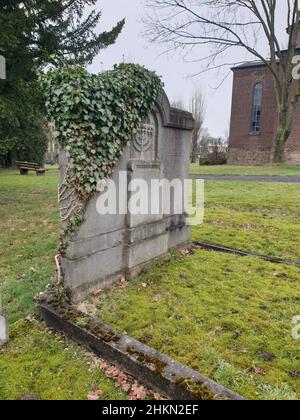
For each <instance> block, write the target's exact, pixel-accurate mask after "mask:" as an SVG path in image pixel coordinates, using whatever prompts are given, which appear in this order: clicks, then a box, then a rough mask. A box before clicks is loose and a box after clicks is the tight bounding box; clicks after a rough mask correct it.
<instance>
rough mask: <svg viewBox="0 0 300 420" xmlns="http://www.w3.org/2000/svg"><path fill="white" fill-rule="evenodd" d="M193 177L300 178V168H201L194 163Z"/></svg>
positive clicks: (192, 166)
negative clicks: (250, 176) (248, 176)
mask: <svg viewBox="0 0 300 420" xmlns="http://www.w3.org/2000/svg"><path fill="white" fill-rule="evenodd" d="M190 173H191V174H192V175H198V174H199V175H242V176H247V175H255V176H296V177H300V166H288V165H270V166H230V165H216V166H202V165H201V166H200V165H198V164H197V163H194V164H192V165H191V167H190Z"/></svg>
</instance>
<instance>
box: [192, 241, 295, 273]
mask: <svg viewBox="0 0 300 420" xmlns="http://www.w3.org/2000/svg"><path fill="white" fill-rule="evenodd" d="M193 244H194V246H195V245H196V246H198V247H200V248H201V249H203V250H206V251H215V252H221V253H223V254H234V255H238V256H240V257H254V258H260V259H261V260H265V261H268V262H271V263H274V264H285V265H293V266H295V267H300V261H291V260H284V259H282V258H278V257H272V256H271V255H264V254H257V253H255V252H250V251H243V250H242V249H237V248H230V247H226V246H223V245H217V244H213V243H210V242H199V241H195V242H193Z"/></svg>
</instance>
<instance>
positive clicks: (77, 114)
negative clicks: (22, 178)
mask: <svg viewBox="0 0 300 420" xmlns="http://www.w3.org/2000/svg"><path fill="white" fill-rule="evenodd" d="M42 87H43V90H44V93H45V96H46V108H47V112H48V116H49V118H50V119H51V120H52V121H53V122H54V125H55V132H54V136H55V138H56V141H57V143H58V147H59V148H60V149H64V150H65V151H66V152H67V153H68V161H69V165H68V168H67V172H66V177H65V180H64V182H63V185H62V186H61V190H60V199H61V200H62V201H63V200H65V198H66V195H64V194H66V191H67V190H69V191H71V192H69V193H68V196H70V194H72V195H73V202H72V203H73V204H72V207H71V208H70V209H69V212H68V213H67V216H66V220H64V221H66V222H68V227H67V229H66V231H68V232H69V233H70V232H72V231H74V228H75V227H76V226H78V225H80V224H81V223H82V221H83V220H84V209H85V206H86V204H87V203H88V202H89V200H90V199H91V197H92V196H93V195H94V194H95V193H96V191H97V185H98V182H99V181H100V180H102V179H106V178H109V177H111V175H112V173H113V170H114V167H115V166H116V163H117V162H118V160H119V158H120V157H121V155H122V153H123V151H124V148H125V147H126V146H127V145H128V143H129V142H130V141H131V139H132V138H133V136H134V134H135V133H136V131H137V130H138V128H139V126H140V124H141V122H142V121H143V119H144V118H146V117H147V115H148V114H149V112H150V110H151V108H152V107H153V105H154V103H155V100H156V99H157V97H158V96H159V94H160V92H161V89H162V82H161V80H160V78H159V77H158V76H157V75H156V74H155V73H154V72H151V71H149V70H147V69H145V68H144V67H142V66H139V65H135V64H120V65H117V66H115V67H114V68H113V69H112V70H110V71H106V72H103V73H101V74H99V75H94V74H90V73H88V72H87V70H86V69H84V68H82V67H73V66H72V67H70V66H65V67H62V68H60V69H55V70H52V71H49V72H48V73H47V75H45V76H44V77H43V79H42ZM66 231H65V234H66Z"/></svg>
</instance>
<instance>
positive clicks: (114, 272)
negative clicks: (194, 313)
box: [60, 92, 194, 302]
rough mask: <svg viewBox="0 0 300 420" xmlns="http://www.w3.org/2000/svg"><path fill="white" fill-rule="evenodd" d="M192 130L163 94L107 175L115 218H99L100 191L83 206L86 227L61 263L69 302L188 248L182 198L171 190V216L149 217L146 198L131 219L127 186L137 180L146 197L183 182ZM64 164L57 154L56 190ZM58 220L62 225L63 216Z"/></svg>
mask: <svg viewBox="0 0 300 420" xmlns="http://www.w3.org/2000/svg"><path fill="white" fill-rule="evenodd" d="M193 127H194V120H193V117H192V115H191V114H190V113H188V112H185V111H182V110H178V109H174V108H171V107H170V103H169V100H168V98H167V96H166V94H165V93H164V92H163V93H162V94H161V95H160V97H159V98H158V100H156V103H155V106H154V107H153V109H152V111H151V113H150V115H149V117H148V118H147V120H146V121H144V122H143V124H142V125H141V126H140V129H139V130H138V132H137V134H136V135H135V136H134V138H133V140H132V142H131V144H129V145H128V146H127V147H126V149H125V151H124V153H123V156H122V157H121V158H120V160H119V162H118V165H117V167H116V168H115V170H114V173H113V175H112V178H111V180H112V181H114V185H115V186H116V191H117V199H116V207H117V212H116V214H105V215H103V214H102V215H101V214H99V208H98V207H99V199H101V195H102V194H105V191H106V188H105V186H104V188H103V189H102V190H101V189H100V190H99V192H98V193H97V194H96V196H95V197H93V198H92V199H91V200H90V202H89V203H88V206H87V209H86V212H85V221H84V222H83V224H82V225H81V226H80V228H79V231H78V232H77V234H76V236H75V237H74V238H73V239H72V241H70V243H69V244H68V246H67V248H66V250H65V252H64V255H63V257H62V258H61V268H62V271H63V276H64V282H65V287H66V288H67V290H68V291H69V293H70V295H71V297H72V300H73V301H75V302H76V301H80V300H82V299H84V298H85V297H86V296H87V295H88V294H89V293H90V292H91V291H93V290H96V289H103V288H105V287H106V286H108V285H110V284H112V283H113V282H114V281H117V280H118V279H120V278H122V277H124V276H126V278H128V277H132V276H134V275H136V274H138V273H139V272H141V271H142V270H143V269H144V268H145V266H147V265H149V264H151V263H152V262H153V261H155V260H156V259H158V258H161V257H163V256H165V255H166V254H167V253H168V251H169V250H170V249H172V248H176V247H178V246H184V245H185V244H187V243H189V241H190V227H189V226H188V223H187V215H186V213H185V211H182V212H181V214H178V213H176V212H175V209H174V206H175V201H176V200H178V199H179V201H180V200H182V198H178V197H175V195H176V193H174V190H171V194H170V195H169V207H170V209H171V211H170V212H168V213H166V212H165V209H164V207H163V208H161V209H160V211H156V212H154V214H153V212H151V209H150V206H151V205H153V203H151V204H150V202H151V198H150V197H149V203H146V207H148V211H144V212H141V213H142V214H132V212H131V211H130V206H129V205H128V204H129V203H130V201H131V198H132V196H133V195H134V193H135V192H134V191H131V190H130V187H129V188H128V186H129V185H130V184H131V185H136V188H138V185H139V184H140V183H141V180H142V181H144V182H146V183H147V185H148V186H149V191H151V186H150V184H151V181H152V180H157V182H159V181H160V180H168V181H169V182H172V181H173V180H180V181H182V182H183V181H184V179H187V178H188V170H189V162H190V145H191V133H192V130H193ZM67 164H68V156H67V153H66V152H65V151H64V150H60V184H61V185H62V183H63V180H64V176H65V171H66V168H67ZM135 181H136V183H135ZM125 191H126V192H127V194H125ZM172 191H173V193H172ZM145 201H147V200H145ZM144 204H145V203H144ZM61 207H62V206H61ZM127 209H128V211H126V210H127ZM61 218H62V223H63V225H64V223H65V222H64V220H65V219H66V218H65V215H64V211H63V210H62V211H61Z"/></svg>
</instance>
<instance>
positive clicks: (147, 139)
mask: <svg viewBox="0 0 300 420" xmlns="http://www.w3.org/2000/svg"><path fill="white" fill-rule="evenodd" d="M154 135H155V127H154V126H153V125H150V124H141V126H140V128H139V129H138V132H137V133H136V135H135V137H134V139H133V145H134V148H135V149H136V150H137V151H138V152H146V151H147V150H149V149H150V147H151V146H152V144H153V141H154Z"/></svg>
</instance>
